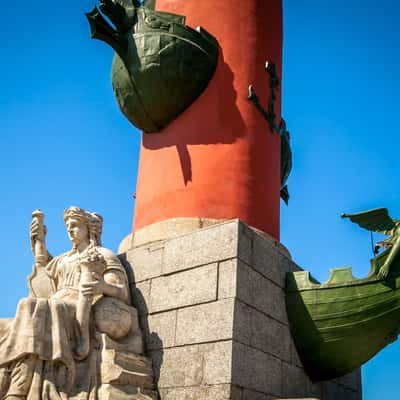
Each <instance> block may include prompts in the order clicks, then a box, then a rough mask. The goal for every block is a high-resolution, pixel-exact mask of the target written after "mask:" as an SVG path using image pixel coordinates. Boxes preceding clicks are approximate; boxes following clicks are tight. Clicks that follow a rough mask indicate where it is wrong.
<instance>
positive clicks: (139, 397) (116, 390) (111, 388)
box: [99, 384, 157, 400]
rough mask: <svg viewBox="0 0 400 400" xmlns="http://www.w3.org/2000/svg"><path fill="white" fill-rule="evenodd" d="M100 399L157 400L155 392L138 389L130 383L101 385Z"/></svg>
mask: <svg viewBox="0 0 400 400" xmlns="http://www.w3.org/2000/svg"><path fill="white" fill-rule="evenodd" d="M99 399H101V400H157V394H156V393H155V392H154V391H150V390H140V389H137V388H135V387H132V386H130V385H109V384H104V385H101V388H100V390H99Z"/></svg>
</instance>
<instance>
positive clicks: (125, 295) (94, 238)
mask: <svg viewBox="0 0 400 400" xmlns="http://www.w3.org/2000/svg"><path fill="white" fill-rule="evenodd" d="M43 219H44V215H43V213H41V212H40V211H35V212H34V213H33V221H32V224H31V227H30V236H31V245H32V251H33V255H34V258H35V265H34V272H33V274H32V275H31V276H30V277H29V286H30V289H31V295H30V297H28V298H26V299H22V300H21V301H20V303H19V305H18V308H17V312H16V316H15V318H14V319H7V320H0V399H5V398H7V399H8V400H10V399H11V400H17V399H19V400H24V399H27V400H57V399H60V400H61V399H63V400H64V399H76V400H78V399H79V400H83V399H88V400H89V399H97V398H99V397H100V398H101V397H102V393H103V394H104V396H106V397H107V392H110V391H113V390H116V389H115V388H118V393H119V396H120V397H118V398H121V399H123V398H125V396H126V398H127V399H128V398H129V399H136V398H137V399H149V400H150V399H154V398H155V393H154V392H153V389H154V387H153V376H152V375H153V373H152V366H151V362H150V361H149V360H148V359H147V358H145V357H144V356H143V338H142V333H141V330H140V327H139V322H138V315H137V311H136V309H135V308H134V307H132V306H131V305H130V293H129V283H128V279H127V274H126V271H125V269H124V267H123V266H122V264H121V262H120V261H119V259H118V258H117V257H116V256H115V255H114V254H113V253H112V252H111V251H110V250H108V249H106V248H104V247H102V246H101V233H102V225H103V220H102V217H101V216H100V215H98V214H96V213H90V212H87V211H85V210H82V209H80V208H77V207H71V208H69V209H68V210H66V211H65V213H64V221H65V225H66V228H67V233H68V237H69V239H70V241H71V243H72V249H71V250H70V251H68V252H67V253H64V254H61V255H60V256H58V257H54V258H53V257H52V256H51V255H50V253H49V252H48V251H47V248H46V241H45V238H46V233H47V229H46V227H45V226H44V223H43ZM120 360H123V365H119V362H120ZM122 371H123V373H122ZM122 375H123V376H122ZM125 389H126V393H125V392H124V390H125ZM121 396H122V397H121ZM107 398H109V397H107Z"/></svg>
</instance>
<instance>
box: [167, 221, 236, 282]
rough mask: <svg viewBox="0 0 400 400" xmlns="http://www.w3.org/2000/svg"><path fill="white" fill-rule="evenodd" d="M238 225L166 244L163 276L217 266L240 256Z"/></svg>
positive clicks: (205, 231) (209, 230)
mask: <svg viewBox="0 0 400 400" xmlns="http://www.w3.org/2000/svg"><path fill="white" fill-rule="evenodd" d="M238 229H239V223H238V221H237V220H234V221H232V222H229V223H224V224H219V225H216V226H213V227H211V228H206V229H202V230H200V231H197V232H194V233H192V234H190V235H184V236H181V237H179V238H176V239H172V240H169V241H167V242H166V243H165V250H164V273H165V274H170V273H173V272H177V271H182V270H186V269H190V268H193V267H196V266H199V265H205V264H210V263H215V262H218V261H222V260H225V259H229V258H234V257H236V256H237V254H238V240H237V237H238V236H237V235H238Z"/></svg>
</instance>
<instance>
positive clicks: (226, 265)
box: [218, 258, 238, 299]
mask: <svg viewBox="0 0 400 400" xmlns="http://www.w3.org/2000/svg"><path fill="white" fill-rule="evenodd" d="M237 263H238V259H237V258H233V259H231V260H226V261H222V262H220V263H219V266H218V268H219V273H218V299H227V298H232V297H235V296H236V293H237Z"/></svg>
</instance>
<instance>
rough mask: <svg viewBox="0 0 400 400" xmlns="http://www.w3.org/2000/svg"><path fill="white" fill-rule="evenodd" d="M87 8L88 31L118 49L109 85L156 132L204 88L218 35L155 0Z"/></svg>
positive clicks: (130, 113) (108, 1) (140, 124)
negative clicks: (164, 9) (161, 7)
mask: <svg viewBox="0 0 400 400" xmlns="http://www.w3.org/2000/svg"><path fill="white" fill-rule="evenodd" d="M100 10H101V12H102V13H103V14H104V15H105V16H106V17H108V19H109V20H110V21H111V22H112V23H113V25H114V27H115V28H114V27H113V26H111V24H110V23H109V22H108V21H107V20H106V19H105V18H104V17H103V16H102V14H101V12H100V11H99V9H98V8H97V7H94V9H93V11H91V12H90V13H87V14H86V16H87V18H88V21H89V24H90V27H91V36H92V38H94V39H99V40H102V41H104V42H106V43H107V44H109V45H110V46H111V47H112V48H113V49H114V50H115V52H116V54H115V57H114V60H113V64H112V72H111V76H112V85H113V90H114V94H115V96H116V98H117V101H118V104H119V107H120V109H121V111H122V112H123V114H124V115H125V116H126V117H127V119H128V120H129V121H130V122H131V123H132V124H133V125H134V126H136V127H137V128H139V129H141V130H143V131H144V132H145V133H156V132H159V131H161V130H162V129H163V128H165V127H166V126H167V125H168V124H170V123H171V122H172V121H173V120H174V119H175V118H176V117H178V116H179V115H180V114H181V113H182V112H183V111H185V110H186V109H187V108H188V107H189V106H190V105H191V104H192V103H193V102H194V101H195V100H196V99H197V98H198V97H199V96H200V95H201V94H202V92H203V91H204V90H205V88H206V87H207V85H208V83H209V82H210V80H211V78H212V77H213V75H214V72H215V69H216V66H217V63H218V55H219V46H218V42H217V40H216V39H215V38H214V37H213V36H212V35H211V34H209V33H208V32H207V31H206V30H205V29H203V28H202V27H198V28H197V29H192V28H190V27H188V26H187V25H185V17H184V16H181V15H176V14H171V13H166V12H159V11H155V10H154V2H150V1H148V2H145V3H144V4H143V5H142V4H141V3H139V2H138V1H135V0H101V1H100Z"/></svg>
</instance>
